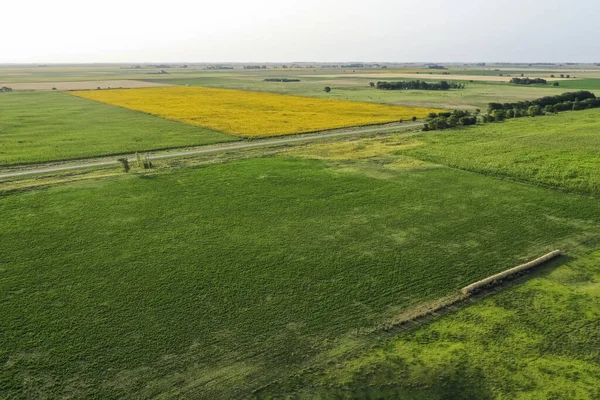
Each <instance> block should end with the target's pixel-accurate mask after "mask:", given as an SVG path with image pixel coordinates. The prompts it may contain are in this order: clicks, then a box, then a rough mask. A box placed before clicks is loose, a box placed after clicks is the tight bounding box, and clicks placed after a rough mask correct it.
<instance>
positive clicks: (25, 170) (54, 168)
mask: <svg viewBox="0 0 600 400" xmlns="http://www.w3.org/2000/svg"><path fill="white" fill-rule="evenodd" d="M417 126H423V124H422V123H415V124H407V125H393V126H382V127H371V128H364V129H352V130H347V129H340V130H337V131H332V132H331V133H321V134H307V135H298V136H294V137H283V138H271V139H256V140H252V141H245V142H236V143H233V144H229V145H220V146H204V147H199V148H197V149H195V150H188V151H177V150H173V151H172V152H165V151H155V152H152V151H150V152H144V154H148V158H149V159H150V160H158V159H162V158H173V157H182V156H190V155H195V154H203V153H215V152H219V151H228V150H239V149H247V148H251V147H260V146H271V145H279V144H287V143H295V142H305V141H309V140H319V139H325V138H331V137H336V136H350V135H358V134H362V133H374V132H383V131H390V130H396V129H404V128H414V127H417ZM116 158H117V157H116V156H108V157H103V158H101V159H96V160H94V161H90V160H85V159H84V160H74V161H69V162H68V163H69V164H68V165H64V164H62V165H61V164H60V163H56V162H55V163H45V164H37V165H28V166H25V167H16V168H15V167H9V168H8V169H7V170H6V172H4V173H0V178H12V177H17V176H24V175H33V174H41V173H49V172H58V171H68V170H73V169H81V168H89V167H100V166H106V165H113V164H118V163H119V162H118V161H117V160H116ZM127 158H129V161H131V162H134V161H136V158H134V157H133V156H128V157H127ZM71 163H74V164H71ZM8 171H11V172H8Z"/></svg>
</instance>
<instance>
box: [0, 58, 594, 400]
mask: <svg viewBox="0 0 600 400" xmlns="http://www.w3.org/2000/svg"><path fill="white" fill-rule="evenodd" d="M491 68H494V67H491ZM537 69H545V68H542V67H541V66H538V67H532V68H530V69H527V68H523V71H516V70H515V71H509V70H502V71H500V72H498V71H493V70H491V71H490V70H489V69H487V68H483V69H480V70H477V69H473V68H465V69H461V68H452V69H451V70H450V72H451V73H452V74H456V75H457V76H458V75H461V74H464V75H465V76H466V75H488V76H494V75H495V74H499V73H503V74H507V73H509V74H513V76H516V75H517V74H520V73H521V72H523V73H524V74H526V75H529V74H531V75H533V74H536V73H539V74H542V75H541V76H545V75H543V74H546V75H549V74H551V73H554V74H555V75H557V74H560V73H561V72H556V71H555V72H550V71H541V70H540V71H535V70H537ZM154 70H155V69H147V70H145V69H142V70H133V69H122V68H120V67H117V66H95V67H90V66H85V67H84V66H81V67H58V66H57V67H50V68H45V67H44V68H36V67H28V68H16V67H15V68H1V67H0V80H2V79H10V78H11V77H12V78H14V80H15V81H48V82H49V81H53V80H65V81H67V80H85V79H115V78H117V77H119V78H121V77H130V78H135V79H148V77H150V78H156V76H155V75H148V74H147V73H146V72H148V71H154ZM417 70H420V71H423V70H422V66H421V67H416V68H415V69H414V71H417ZM557 71H558V70H557ZM361 72H365V71H364V70H359V69H358V70H356V73H357V74H358V73H361ZM433 72H434V73H435V72H436V71H433ZM333 73H341V74H343V76H340V77H335V78H331V77H318V76H308V75H316V74H323V75H325V74H333ZM565 73H567V72H565ZM568 73H570V74H571V75H572V76H574V75H576V76H578V77H581V78H584V79H578V80H575V79H572V80H568V81H561V86H560V87H559V88H553V87H552V86H551V85H544V86H543V87H542V86H538V87H536V86H525V85H510V84H507V83H493V82H489V83H488V82H472V83H471V82H467V83H468V85H467V88H466V89H464V90H451V91H448V92H430V91H380V90H376V89H373V88H370V87H369V82H371V81H376V80H403V79H388V78H385V75H384V74H382V76H381V78H380V79H374V78H370V79H369V78H361V77H358V76H353V74H354V72H353V71H352V70H351V69H350V70H343V69H320V68H317V69H312V68H311V69H302V70H293V69H290V70H284V69H278V70H274V69H267V70H248V71H246V70H240V69H237V70H235V71H230V70H228V71H218V72H215V71H203V70H202V67H201V66H196V67H192V68H189V69H179V68H177V69H176V68H172V69H169V74H167V75H165V76H164V78H165V79H162V78H163V76H161V77H160V78H161V79H160V81H162V82H168V83H171V84H177V85H191V86H193V85H198V86H207V87H219V88H232V89H242V90H251V91H268V92H275V93H283V94H292V95H300V96H310V97H323V98H332V99H343V100H355V101H367V102H375V103H391V104H406V105H415V106H428V107H439V108H449V109H451V108H475V107H478V108H481V109H482V110H485V108H486V105H487V103H488V102H491V101H493V102H508V101H511V102H512V101H519V100H526V99H534V98H539V97H542V96H549V95H554V94H558V93H563V92H565V91H567V90H571V89H573V90H575V89H589V90H593V89H595V88H597V86H598V88H600V86H599V85H598V82H600V79H596V78H597V77H598V76H597V75H598V74H599V73H600V72H598V71H594V70H590V71H582V72H581V73H579V72H573V71H570V72H568ZM266 77H288V78H291V77H298V78H299V79H301V80H302V82H299V83H273V82H264V81H263V79H264V78H266ZM423 78H424V79H427V75H426V74H424V75H423ZM455 78H456V77H455ZM563 82H564V83H563ZM325 86H330V87H331V88H332V89H333V90H332V91H331V93H325V92H324V91H323V88H324V87H325ZM0 110H2V111H1V112H0V167H10V168H12V167H16V166H18V165H19V164H31V163H39V162H48V161H59V160H72V159H79V158H86V157H96V156H103V155H111V156H115V155H117V154H125V153H133V152H136V151H142V152H143V151H149V150H154V149H166V148H176V147H185V146H195V145H205V144H212V143H219V142H226V141H231V140H237V139H236V138H234V137H232V136H229V135H225V134H222V133H218V132H212V131H208V130H205V129H202V128H198V127H194V126H190V125H186V124H182V123H178V122H175V121H170V120H166V119H161V118H158V117H155V116H152V115H148V114H144V113H140V112H135V111H130V110H126V109H123V108H120V107H114V106H109V105H105V104H101V103H97V102H94V101H90V100H86V99H82V98H78V97H74V96H70V95H68V94H66V93H59V92H17V91H15V92H13V93H0ZM224 118H226V116H224ZM418 129H420V128H413V130H407V129H402V130H397V131H385V132H379V133H376V132H371V133H360V134H356V136H345V137H329V138H321V139H319V140H315V141H312V142H302V143H300V142H297V143H287V144H271V145H270V146H265V147H255V148H252V149H245V150H230V151H226V152H220V153H215V154H213V153H205V154H197V155H193V156H187V157H180V158H173V159H161V160H155V161H156V163H155V165H154V168H152V169H143V168H142V167H141V166H139V165H137V163H132V167H133V170H132V171H131V172H130V173H128V174H125V173H123V172H122V170H121V169H120V167H119V166H118V165H105V166H100V167H95V168H94V169H89V170H85V169H83V170H77V171H61V172H54V173H45V174H41V175H33V176H30V177H10V178H3V180H2V181H0V216H1V218H0V243H1V245H0V399H5V398H6V399H19V400H20V399H30V398H35V399H37V398H48V399H54V398H74V399H80V398H94V399H95V398H98V399H105V398H107V399H116V398H140V399H147V398H165V399H171V398H192V399H196V398H199V399H204V398H205V399H211V400H212V399H231V398H268V399H270V398H277V399H279V398H281V399H315V398H316V399H345V398H349V399H350V398H352V399H354V398H364V399H379V398H386V399H387V398H401V399H423V400H425V399H427V400H429V399H432V400H442V399H513V398H515V399H596V398H600V391H599V389H598V388H599V387H600V378H599V377H600V330H599V328H598V327H599V326H600V305H599V304H600V303H599V300H600V286H599V283H598V282H599V281H600V250H599V249H600V201H599V200H600V174H599V173H598V172H599V171H600V153H599V152H598V149H600V135H599V132H600V110H587V111H576V112H564V113H560V114H557V115H549V116H542V117H535V118H519V119H511V120H508V121H506V122H503V123H489V124H485V125H479V126H474V127H470V128H464V129H454V130H446V131H431V132H420V131H418ZM114 158H116V157H114ZM555 249H561V250H563V251H564V252H565V253H566V256H564V257H561V258H559V259H557V260H555V261H553V262H551V263H549V264H547V265H544V266H543V267H540V268H539V269H536V270H535V271H533V272H531V273H529V274H527V275H523V276H519V277H517V278H515V279H513V280H510V281H509V282H505V283H504V284H503V285H500V286H499V287H497V288H495V289H493V290H490V291H487V292H485V293H483V294H481V295H478V296H474V297H470V298H468V299H466V300H464V301H462V302H460V303H457V304H455V305H453V306H451V307H450V308H449V309H447V310H444V311H441V312H439V313H436V314H435V315H433V316H430V317H427V318H419V319H417V320H416V321H412V322H411V321H408V322H407V320H410V319H411V318H413V317H414V316H415V315H420V313H421V312H422V310H423V309H426V308H428V307H432V306H433V305H434V304H438V303H439V302H444V301H446V300H449V299H456V298H457V297H459V293H460V292H459V290H460V288H461V287H463V286H465V285H467V284H469V283H472V282H474V281H476V280H479V279H482V278H484V277H486V276H489V275H491V274H494V273H497V272H500V271H502V270H505V269H507V268H510V267H513V266H515V265H517V264H520V263H522V262H525V261H528V260H531V259H532V258H535V257H538V256H540V255H542V254H544V253H546V252H548V251H551V250H555ZM403 321H404V323H402V322H403Z"/></svg>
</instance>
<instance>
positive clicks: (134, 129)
mask: <svg viewBox="0 0 600 400" xmlns="http://www.w3.org/2000/svg"><path fill="white" fill-rule="evenodd" d="M0 109H1V110H2V112H1V113H0V166H7V165H17V164H30V163H39V162H46V161H58V160H69V159H78V158H85V157H96V156H103V155H112V154H123V153H132V152H136V151H145V150H154V149H164V148H173V147H183V146H190V145H203V144H211V143H218V142H227V141H232V140H235V138H233V137H231V136H229V135H225V134H223V133H219V132H213V131H210V130H208V129H203V128H199V127H194V126H189V125H186V124H182V123H179V122H175V121H167V120H164V119H161V118H156V117H153V116H151V115H147V114H143V113H140V112H136V111H131V110H126V109H123V108H120V107H114V106H109V105H106V104H101V103H98V102H95V101H90V100H86V99H82V98H79V97H75V96H70V95H68V94H64V93H44V92H22V93H17V92H13V93H3V94H2V96H0Z"/></svg>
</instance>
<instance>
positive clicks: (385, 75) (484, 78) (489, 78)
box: [311, 70, 561, 82]
mask: <svg viewBox="0 0 600 400" xmlns="http://www.w3.org/2000/svg"><path fill="white" fill-rule="evenodd" d="M499 74H500V73H498V74H497V75H451V74H448V75H444V74H441V73H439V72H433V73H431V72H421V73H416V72H415V73H410V72H409V73H405V72H385V71H383V70H382V71H381V72H377V73H373V72H371V73H355V74H352V76H355V77H358V78H376V79H378V80H385V79H398V78H410V79H438V80H443V79H445V80H461V81H481V82H508V81H510V80H511V77H508V76H506V75H504V76H500V75H499ZM311 76H315V77H323V78H340V77H345V76H346V75H344V74H323V75H311ZM530 78H537V76H530ZM548 80H561V79H560V78H548Z"/></svg>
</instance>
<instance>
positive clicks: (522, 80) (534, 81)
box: [510, 78, 548, 85]
mask: <svg viewBox="0 0 600 400" xmlns="http://www.w3.org/2000/svg"><path fill="white" fill-rule="evenodd" d="M510 83H514V84H517V85H534V84H543V85H545V84H547V83H548V81H547V80H545V79H542V78H533V79H531V78H512V79H511V80H510Z"/></svg>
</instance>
